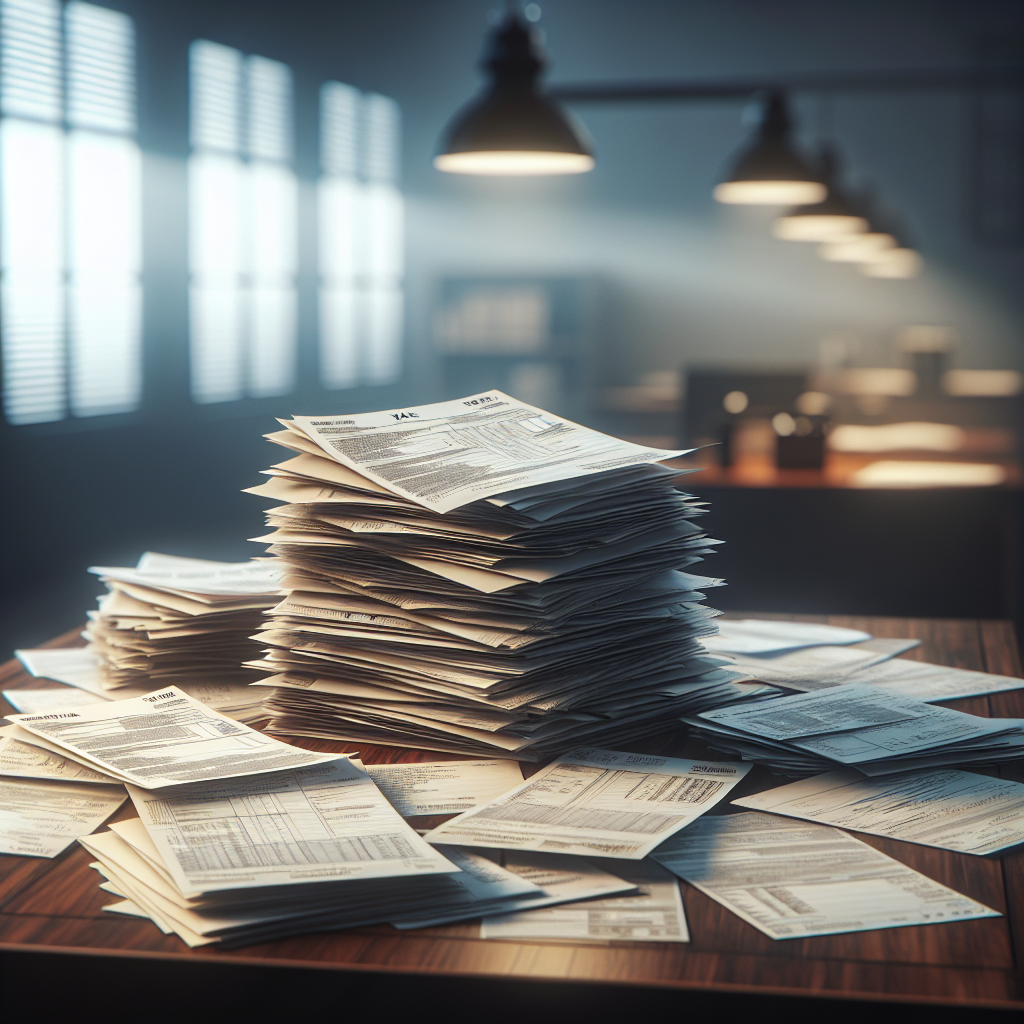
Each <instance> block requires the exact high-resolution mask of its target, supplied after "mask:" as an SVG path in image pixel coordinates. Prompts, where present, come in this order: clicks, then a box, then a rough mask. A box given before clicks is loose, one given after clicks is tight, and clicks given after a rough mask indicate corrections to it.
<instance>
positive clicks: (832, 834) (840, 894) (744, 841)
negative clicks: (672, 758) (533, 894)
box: [653, 811, 1002, 939]
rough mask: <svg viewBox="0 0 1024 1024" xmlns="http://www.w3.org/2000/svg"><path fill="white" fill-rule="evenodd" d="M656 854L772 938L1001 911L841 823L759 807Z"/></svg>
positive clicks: (705, 822)
mask: <svg viewBox="0 0 1024 1024" xmlns="http://www.w3.org/2000/svg"><path fill="white" fill-rule="evenodd" d="M653 859H654V860H656V861H657V862H658V863H659V864H662V865H664V866H665V867H666V868H668V869H669V871H671V872H672V873H673V874H676V875H678V876H679V877H680V878H682V879H685V880H686V881H687V882H689V883H690V884H691V885H693V886H695V887H696V888H698V889H700V891H701V892H703V893H705V894H706V895H708V896H710V897H711V899H713V900H715V901H717V902H718V903H721V904H722V906H724V907H725V908H726V909H728V910H731V911H732V912H733V913H734V914H736V915H737V916H738V917H741V918H742V919H743V920H744V921H746V922H747V923H748V924H751V925H753V926H754V927H755V928H757V929H758V930H759V931H761V932H764V934H765V935H767V936H769V937H770V938H773V939H798V938H805V937H807V936H809V935H835V934H840V933H843V932H860V931H871V930H873V929H876V928H902V927H906V926H908V925H921V924H940V923H943V922H947V921H967V920H971V919H973V918H979V917H1001V916H1002V915H1001V914H999V913H997V912H996V911H994V910H992V909H991V908H990V907H986V906H984V905H983V904H981V903H977V902H976V901H975V900H972V899H969V898H968V897H967V896H963V895H961V894H960V893H958V892H955V891H954V890H952V889H949V888H947V887H946V886H944V885H940V884H939V883H938V882H934V881H932V880H931V879H930V878H927V877H926V876H925V875H922V874H920V872H917V871H914V870H913V869H912V868H908V867H906V866H905V865H903V864H901V863H900V862H899V861H896V860H893V859H892V858H891V857H887V856H886V855H885V854H884V853H879V852H878V851H877V850H876V849H874V848H873V847H871V846H868V844H867V843H863V842H861V841H860V840H859V839H854V838H853V836H848V835H847V834H846V833H845V832H840V831H839V830H838V829H835V828H829V827H827V826H825V825H815V824H809V823H804V822H796V821H788V820H786V819H781V818H777V817H774V816H773V815H770V814H761V813H758V812H756V811H749V812H747V813H745V814H731V815H720V816H715V817H705V818H701V819H700V821H696V822H694V823H693V825H691V826H690V827H689V828H688V829H686V831H685V832H681V833H680V834H678V835H676V836H673V837H672V839H670V840H669V841H668V842H667V843H665V845H664V846H663V847H662V848H661V849H659V850H657V851H656V852H655V853H654V855H653Z"/></svg>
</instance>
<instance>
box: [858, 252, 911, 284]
mask: <svg viewBox="0 0 1024 1024" xmlns="http://www.w3.org/2000/svg"><path fill="white" fill-rule="evenodd" d="M860 272H861V273H862V274H866V275H867V276H868V277H899V278H908V277H917V275H918V274H919V273H920V272H921V254H920V253H919V252H917V251H916V250H914V249H908V248H906V247H903V246H897V247H896V248H893V249H885V250H883V251H882V252H881V253H880V254H879V256H878V258H877V259H875V260H872V261H871V262H870V263H864V264H863V265H862V266H861V268H860Z"/></svg>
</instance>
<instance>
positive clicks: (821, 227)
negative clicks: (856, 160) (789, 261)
mask: <svg viewBox="0 0 1024 1024" xmlns="http://www.w3.org/2000/svg"><path fill="white" fill-rule="evenodd" d="M821 177H822V181H823V182H824V184H825V187H826V188H827V189H828V195H827V196H826V197H825V198H824V200H822V202H820V203H807V204H805V205H804V206H797V207H795V208H794V209H792V210H790V211H788V212H787V213H784V214H783V215H782V216H781V217H779V218H778V219H777V220H776V221H775V224H774V225H773V227H772V231H773V233H774V235H775V237H776V238H783V239H786V240H787V241H791V242H834V241H839V240H841V239H849V238H853V237H854V236H855V235H860V234H863V233H864V232H865V231H867V229H868V222H867V220H866V219H865V218H864V217H862V216H861V215H860V213H859V212H858V211H857V210H856V209H855V208H854V207H853V205H852V204H851V203H850V201H849V200H848V199H847V198H846V196H844V195H843V192H842V189H841V187H840V183H839V159H838V157H837V155H836V152H835V150H834V149H833V148H832V147H831V146H825V147H823V149H822V154H821Z"/></svg>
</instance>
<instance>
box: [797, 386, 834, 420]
mask: <svg viewBox="0 0 1024 1024" xmlns="http://www.w3.org/2000/svg"><path fill="white" fill-rule="evenodd" d="M793 404H794V405H795V406H796V409H797V412H802V413H803V414H804V415H805V416H824V415H825V413H827V412H828V408H829V406H830V405H831V404H832V396H831V395H827V394H825V392H824V391H805V392H804V393H803V394H802V395H799V396H798V397H797V400H796V401H795V402H794V403H793Z"/></svg>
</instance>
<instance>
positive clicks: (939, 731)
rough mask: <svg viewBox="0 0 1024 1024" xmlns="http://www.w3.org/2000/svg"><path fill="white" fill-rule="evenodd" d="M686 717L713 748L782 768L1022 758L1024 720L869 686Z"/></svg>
mask: <svg viewBox="0 0 1024 1024" xmlns="http://www.w3.org/2000/svg"><path fill="white" fill-rule="evenodd" d="M684 721H686V722H688V723H689V724H690V725H691V726H693V731H694V734H695V735H696V736H698V737H699V738H701V739H703V740H704V741H705V742H707V743H708V745H709V746H711V747H713V748H714V749H716V750H724V751H727V752H728V753H731V754H734V755H738V756H739V757H741V758H743V759H744V760H753V761H759V762H761V763H762V764H765V765H767V766H768V767H769V768H771V769H772V770H773V771H778V772H780V773H781V774H783V775H792V776H804V775H813V774H816V773H818V772H822V771H829V770H831V769H834V768H837V767H840V766H845V767H855V768H856V769H857V770H858V771H860V772H862V773H863V774H865V775H872V776H874V775H888V774H892V773H893V772H901V771H906V770H908V769H910V768H928V767H936V766H939V765H947V764H954V763H959V764H977V765H986V764H994V763H998V762H1001V761H1005V760H1008V759H1011V758H1020V757H1024V721H1022V720H1020V719H1015V718H979V717H977V716H976V715H967V714H964V713H963V712H960V711H952V710H950V709H949V708H943V707H936V706H934V705H932V704H927V703H924V702H922V701H918V700H914V699H912V698H909V697H902V696H900V695H899V694H895V693H889V692H887V691H884V690H880V689H875V688H874V687H871V686H864V685H850V684H848V685H845V686H836V687H831V688H829V689H825V690H819V691H817V692H815V693H801V694H797V695H796V696H793V697H782V698H779V699H777V700H773V701H769V702H765V703H761V704H757V705H750V706H747V707H742V706H739V707H734V708H721V709H719V710H715V711H705V712H702V713H701V714H699V715H698V716H696V717H693V718H686V719H684Z"/></svg>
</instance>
